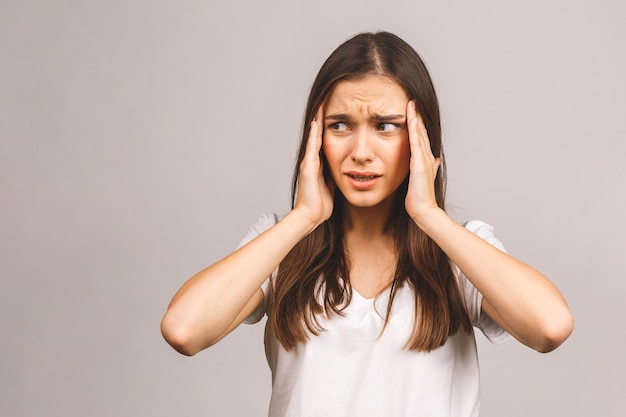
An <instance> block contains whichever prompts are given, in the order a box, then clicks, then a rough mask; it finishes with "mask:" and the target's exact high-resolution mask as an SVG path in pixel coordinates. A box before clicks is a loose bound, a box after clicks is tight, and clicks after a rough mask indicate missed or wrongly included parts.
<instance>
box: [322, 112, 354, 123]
mask: <svg viewBox="0 0 626 417" xmlns="http://www.w3.org/2000/svg"><path fill="white" fill-rule="evenodd" d="M325 119H326V120H329V121H341V122H343V121H346V120H350V116H349V115H347V114H343V113H342V114H331V115H328V116H326V117H325Z"/></svg>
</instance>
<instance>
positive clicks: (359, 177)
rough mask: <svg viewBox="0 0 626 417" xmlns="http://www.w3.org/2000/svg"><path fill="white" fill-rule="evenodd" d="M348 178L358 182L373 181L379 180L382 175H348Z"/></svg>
mask: <svg viewBox="0 0 626 417" xmlns="http://www.w3.org/2000/svg"><path fill="white" fill-rule="evenodd" d="M348 176H349V177H350V178H352V179H354V180H357V181H371V180H373V179H374V178H378V177H379V176H380V175H354V174H348Z"/></svg>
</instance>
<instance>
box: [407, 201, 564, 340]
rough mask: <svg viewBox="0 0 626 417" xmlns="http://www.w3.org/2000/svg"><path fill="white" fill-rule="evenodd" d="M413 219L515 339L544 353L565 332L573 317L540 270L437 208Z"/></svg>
mask: <svg viewBox="0 0 626 417" xmlns="http://www.w3.org/2000/svg"><path fill="white" fill-rule="evenodd" d="M418 221H419V223H418V226H419V227H420V228H421V229H422V230H424V231H425V232H426V233H427V234H428V235H429V236H430V237H431V238H432V239H433V240H434V241H435V242H437V244H438V245H439V246H440V247H441V249H443V251H444V252H445V253H446V254H447V255H448V256H449V257H450V259H451V260H452V262H454V263H455V264H456V265H457V266H458V267H459V268H460V269H461V271H463V273H464V274H465V276H466V277H467V278H468V279H469V280H470V281H471V282H472V284H474V286H475V287H476V288H477V289H478V291H480V292H481V294H482V295H483V303H482V308H483V310H484V311H485V312H486V313H487V314H488V315H489V317H491V318H492V319H493V320H494V321H495V322H496V323H498V324H499V325H500V326H501V327H503V328H504V329H505V330H507V331H508V332H509V333H510V334H512V335H513V336H514V337H515V338H516V339H518V340H519V341H520V342H522V343H524V344H525V345H527V346H529V347H531V348H533V349H535V350H537V351H539V352H549V351H551V350H554V349H556V348H557V347H558V346H559V345H560V344H561V343H562V342H563V341H565V339H566V338H567V337H568V336H569V335H570V333H571V331H572V328H573V319H572V315H571V314H570V311H569V308H568V306H567V303H566V301H565V298H563V296H562V295H561V293H560V292H559V290H558V289H557V288H556V287H555V286H554V285H553V284H552V283H551V282H550V281H549V280H548V279H547V278H546V277H545V276H544V275H543V274H541V273H540V272H538V271H536V270H535V269H533V268H531V267H530V266H528V265H526V264H524V263H522V262H520V261H518V260H517V259H515V258H513V257H512V256H510V255H508V254H506V253H505V252H502V251H501V250H499V249H498V248H496V247H494V246H493V245H491V244H489V243H488V242H486V241H484V240H483V239H482V238H480V237H479V236H477V235H475V234H474V233H472V232H470V231H469V230H467V229H465V228H464V227H462V226H460V225H459V224H457V223H456V222H454V221H453V220H452V219H450V218H449V217H448V216H447V214H445V212H443V210H440V209H436V210H433V211H432V212H430V213H428V214H425V213H424V214H423V215H422V216H421V217H420V218H419V219H418Z"/></svg>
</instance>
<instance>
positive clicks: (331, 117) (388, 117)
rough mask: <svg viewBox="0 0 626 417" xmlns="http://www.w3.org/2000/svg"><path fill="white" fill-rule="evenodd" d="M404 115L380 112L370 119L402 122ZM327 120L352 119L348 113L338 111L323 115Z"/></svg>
mask: <svg viewBox="0 0 626 417" xmlns="http://www.w3.org/2000/svg"><path fill="white" fill-rule="evenodd" d="M404 118H405V115H404V114H390V115H381V114H373V115H371V116H370V120H372V121H374V122H394V121H399V122H404ZM325 119H326V120H328V121H342V122H343V121H349V120H352V118H351V117H350V115H348V114H344V113H340V114H330V115H328V116H326V117H325Z"/></svg>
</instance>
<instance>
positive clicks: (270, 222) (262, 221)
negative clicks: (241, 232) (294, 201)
mask: <svg viewBox="0 0 626 417" xmlns="http://www.w3.org/2000/svg"><path fill="white" fill-rule="evenodd" d="M283 217H285V215H284V214H276V213H264V214H261V215H260V216H259V218H258V219H257V221H256V222H255V223H254V224H252V226H251V227H250V229H248V233H247V234H246V236H245V237H244V238H243V240H242V241H241V243H239V245H238V247H242V246H243V245H245V244H246V243H248V242H249V241H251V240H252V239H254V238H255V237H257V236H258V235H260V234H261V233H263V232H265V231H266V230H267V229H269V228H270V227H272V226H274V225H275V224H276V223H278V222H279V221H281V220H282V219H283Z"/></svg>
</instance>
